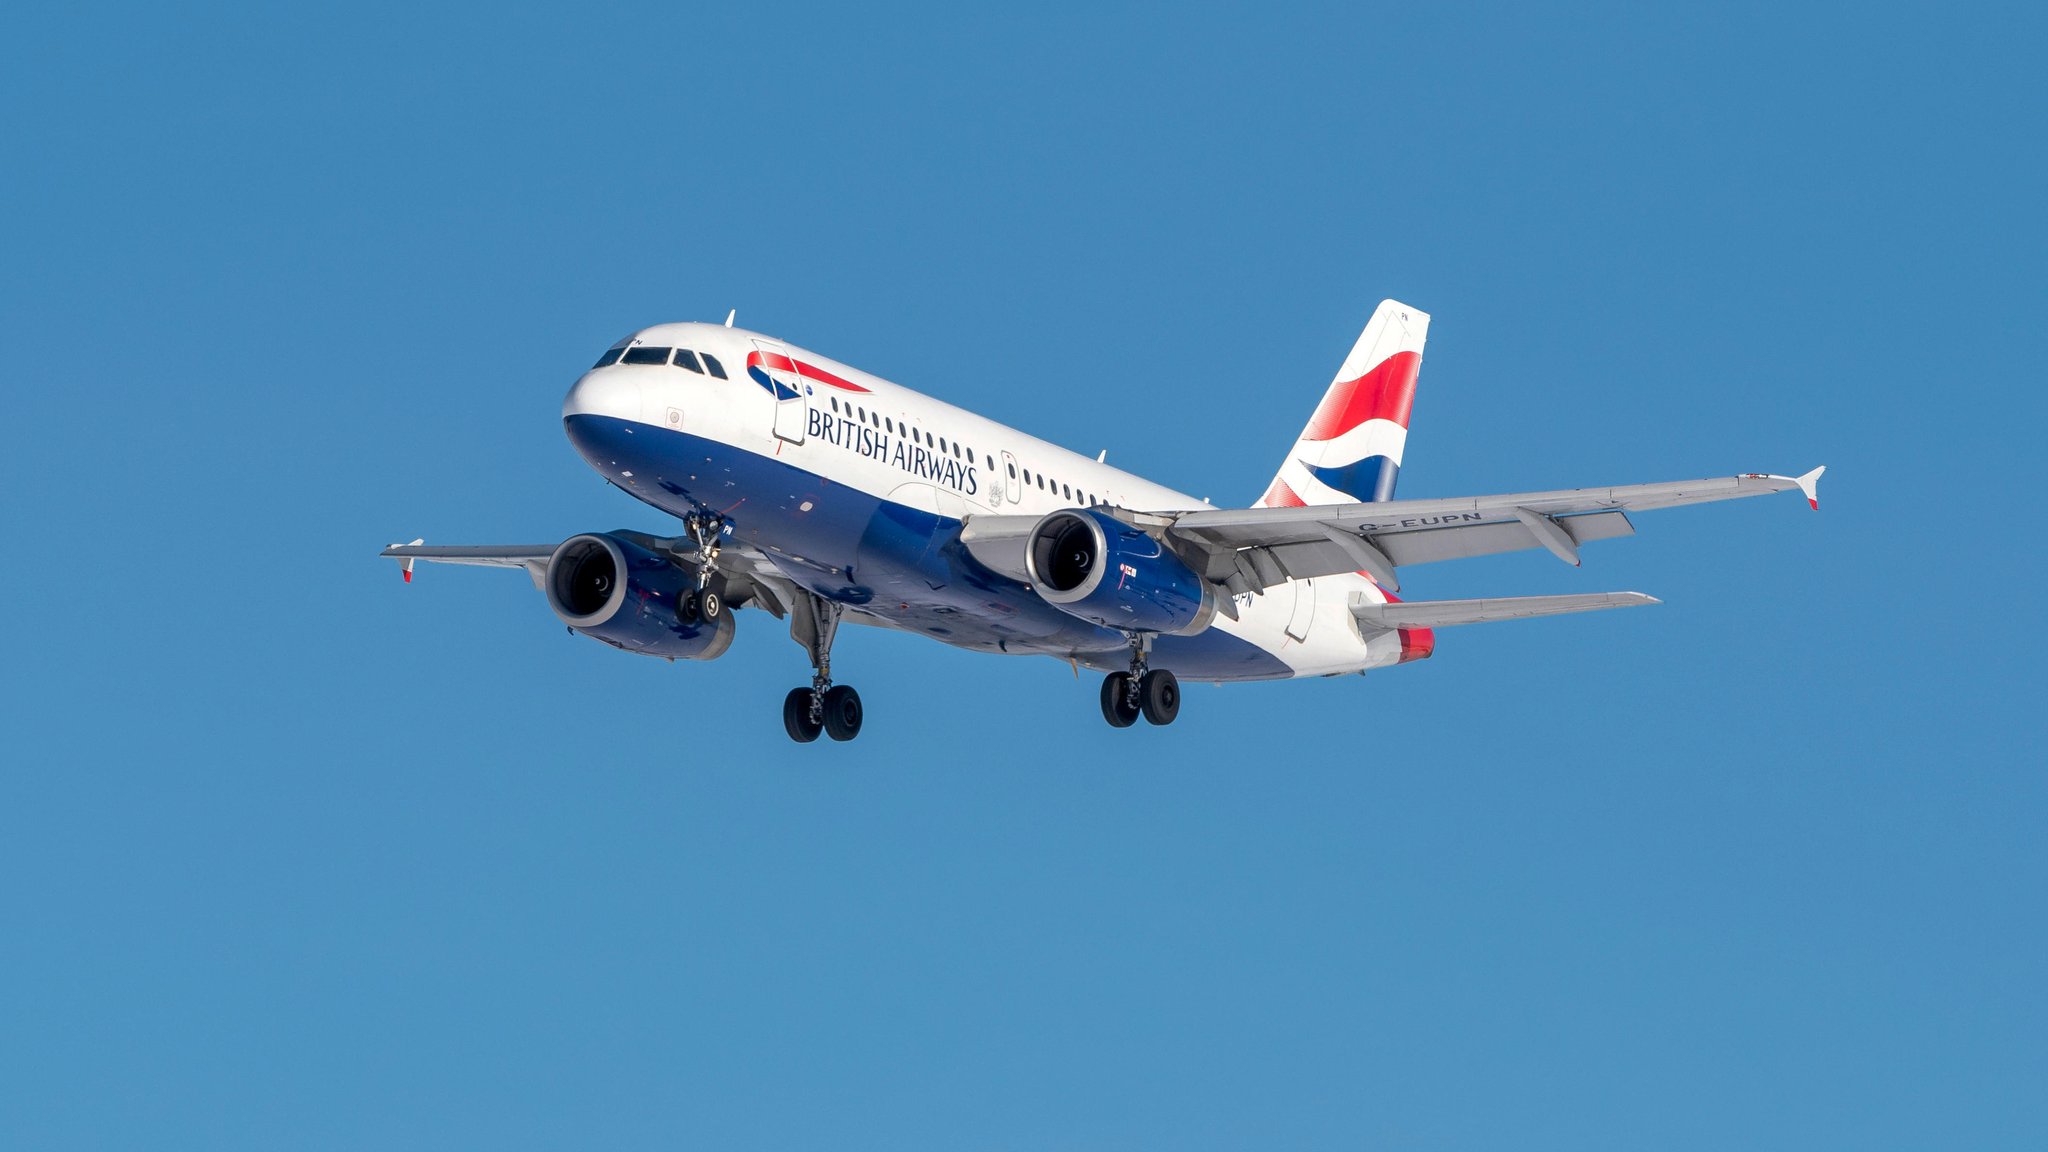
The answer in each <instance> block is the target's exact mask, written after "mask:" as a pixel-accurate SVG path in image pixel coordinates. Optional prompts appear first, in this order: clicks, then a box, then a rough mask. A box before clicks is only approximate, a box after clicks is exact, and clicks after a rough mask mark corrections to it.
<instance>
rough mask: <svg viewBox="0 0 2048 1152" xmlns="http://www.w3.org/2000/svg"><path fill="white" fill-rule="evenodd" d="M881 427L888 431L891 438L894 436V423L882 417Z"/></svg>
mask: <svg viewBox="0 0 2048 1152" xmlns="http://www.w3.org/2000/svg"><path fill="white" fill-rule="evenodd" d="M882 427H884V428H886V429H888V431H889V434H890V435H891V436H894V435H895V434H896V421H894V420H891V419H890V418H888V417H887V416H884V417H882Z"/></svg>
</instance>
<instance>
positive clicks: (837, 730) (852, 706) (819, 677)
mask: <svg viewBox="0 0 2048 1152" xmlns="http://www.w3.org/2000/svg"><path fill="white" fill-rule="evenodd" d="M844 611H845V609H844V608H843V607H841V606H840V605H839V604H838V603H837V602H836V601H832V600H827V599H825V598H824V597H823V596H817V595H809V594H807V595H804V596H802V597H800V598H798V600H797V602H796V604H795V605H794V607H793V609H792V611H791V612H790V614H789V615H790V620H789V635H790V638H791V639H793V640H795V641H796V642H797V643H799V644H801V645H803V646H804V650H805V651H807V652H809V653H810V654H811V670H812V674H811V686H810V687H809V688H792V689H790V692H789V695H788V696H785V697H783V699H782V727H783V729H784V730H786V731H787V732H788V733H789V738H790V739H791V740H794V741H796V742H797V743H799V744H808V743H810V742H811V741H813V740H816V739H817V738H818V734H819V733H820V732H822V733H824V734H825V735H827V736H830V737H831V738H833V739H834V740H851V739H853V738H854V737H855V736H858V735H860V724H861V707H860V693H858V692H855V691H854V690H853V689H852V688H850V687H848V686H847V685H844V684H837V685H835V684H833V683H832V639H833V637H834V636H836V635H837V634H838V632H839V615H840V613H841V612H844Z"/></svg>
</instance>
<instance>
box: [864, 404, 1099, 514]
mask: <svg viewBox="0 0 2048 1152" xmlns="http://www.w3.org/2000/svg"><path fill="white" fill-rule="evenodd" d="M826 399H827V401H828V402H829V403H830V404H831V406H832V411H833V412H834V413H835V414H837V415H840V416H844V417H847V418H848V419H852V420H857V421H859V422H860V423H863V424H868V425H871V426H873V427H876V428H880V429H881V430H882V431H884V432H887V433H889V434H890V435H892V436H907V437H909V438H910V439H911V440H913V441H915V442H917V443H920V444H923V445H925V446H926V447H929V448H936V449H938V450H939V451H940V452H945V453H948V454H950V455H952V456H953V457H954V458H955V459H958V460H965V461H967V462H968V463H969V464H972V463H974V458H975V451H974V449H972V448H968V447H966V446H965V445H963V444H961V443H959V442H958V441H953V442H950V443H949V442H948V441H947V440H946V438H945V437H944V436H935V435H933V434H932V433H930V432H926V431H923V430H921V429H917V428H912V427H911V426H910V424H909V422H907V421H905V422H901V423H899V422H898V421H897V420H896V418H895V417H893V416H884V415H882V414H881V413H880V412H870V411H868V409H867V406H866V405H864V404H855V403H854V402H853V401H851V400H847V401H845V402H843V403H842V402H841V401H840V399H839V397H837V396H830V397H827V398H826ZM980 455H981V460H982V463H983V465H984V466H986V467H987V468H988V470H989V471H991V472H993V471H995V470H996V458H995V457H993V456H991V455H989V454H988V453H986V452H983V453H981V454H980ZM1008 467H1009V472H1010V482H1011V483H1012V484H1015V483H1017V482H1018V479H1017V471H1018V470H1017V465H1015V464H1010V465H1009V466H1008ZM1023 473H1024V478H1023V483H1024V484H1025V485H1026V486H1027V487H1028V486H1031V485H1033V484H1036V485H1037V487H1038V489H1039V491H1041V492H1049V493H1051V494H1052V495H1054V496H1058V497H1060V498H1061V499H1063V500H1069V501H1077V502H1079V503H1081V504H1084V505H1093V504H1098V503H1106V501H1098V500H1097V499H1096V498H1095V494H1094V493H1092V492H1085V491H1077V490H1076V489H1075V488H1074V486H1073V485H1071V484H1062V483H1060V482H1059V481H1057V480H1053V479H1051V478H1049V477H1047V476H1046V475H1045V474H1044V473H1042V472H1041V473H1039V474H1038V475H1037V476H1036V477H1033V476H1032V475H1031V469H1029V468H1026V469H1024V470H1023Z"/></svg>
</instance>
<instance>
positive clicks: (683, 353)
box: [676, 348, 704, 376]
mask: <svg viewBox="0 0 2048 1152" xmlns="http://www.w3.org/2000/svg"><path fill="white" fill-rule="evenodd" d="M676 367H678V368H688V369H689V370H690V371H692V372H695V373H697V374H698V375H700V376H701V375H703V373H704V368H703V366H702V365H700V364H698V363H697V354H696V353H695V352H692V351H690V350H689V349H688V348H678V349H676Z"/></svg>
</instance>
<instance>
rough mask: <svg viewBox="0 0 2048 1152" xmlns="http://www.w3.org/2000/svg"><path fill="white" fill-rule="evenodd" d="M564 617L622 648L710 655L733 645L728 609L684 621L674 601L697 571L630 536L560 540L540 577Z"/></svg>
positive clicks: (668, 655) (680, 656)
mask: <svg viewBox="0 0 2048 1152" xmlns="http://www.w3.org/2000/svg"><path fill="white" fill-rule="evenodd" d="M541 584H542V586H543V587H544V588H545V589H546V591H547V594H548V607H550V608H553V609H554V610H555V615H557V616H559V617H561V618H562V623H564V624H567V625H568V626H569V627H571V628H574V629H575V630H576V631H578V632H581V633H583V634H584V635H585V636H590V637H593V638H595V639H598V640H602V641H604V642H605V643H607V644H609V645H611V646H612V647H614V648H619V649H622V650H624V651H627V652H638V653H641V654H642V655H645V656H660V657H663V658H664V659H668V660H711V659H715V658H717V657H719V656H721V655H723V654H724V653H725V650H726V649H727V648H730V647H731V646H732V637H733V621H732V613H731V612H721V613H719V615H718V618H717V619H716V620H699V621H694V622H691V623H684V622H683V620H682V618H681V617H680V616H679V615H678V614H677V611H676V608H677V606H678V605H679V604H681V603H682V600H683V597H685V596H687V595H689V594H690V593H692V592H694V591H696V590H697V573H696V572H695V571H693V570H691V569H689V568H688V567H685V566H682V565H679V564H677V563H676V562H674V561H671V560H669V559H668V558H667V557H665V556H659V555H656V554H655V553H653V552H649V551H648V550H647V549H645V548H642V547H640V546H639V545H638V544H635V543H633V542H632V541H630V540H622V539H620V538H619V537H617V536H610V535H605V534H603V533H586V534H584V535H582V536H571V537H569V538H568V539H567V540H564V541H562V545H561V547H559V548H556V549H555V554H554V555H552V556H550V557H548V569H547V575H546V576H544V577H543V578H542V580H541Z"/></svg>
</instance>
